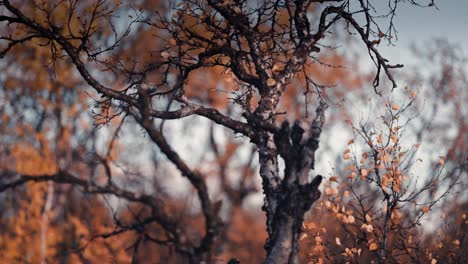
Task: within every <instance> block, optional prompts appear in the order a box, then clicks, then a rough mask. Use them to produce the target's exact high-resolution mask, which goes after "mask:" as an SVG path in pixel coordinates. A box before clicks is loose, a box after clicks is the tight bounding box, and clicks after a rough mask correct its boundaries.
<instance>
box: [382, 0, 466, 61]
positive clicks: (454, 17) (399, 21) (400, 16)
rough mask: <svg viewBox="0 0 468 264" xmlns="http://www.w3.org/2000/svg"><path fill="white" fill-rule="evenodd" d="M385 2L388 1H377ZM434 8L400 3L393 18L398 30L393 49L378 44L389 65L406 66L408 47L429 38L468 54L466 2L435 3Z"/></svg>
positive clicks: (457, 0) (408, 58)
mask: <svg viewBox="0 0 468 264" xmlns="http://www.w3.org/2000/svg"><path fill="white" fill-rule="evenodd" d="M379 1H381V3H382V4H383V3H385V2H387V1H384V0H377V1H376V2H379ZM435 5H436V6H437V8H438V9H435V8H419V7H415V6H412V5H410V4H409V3H404V4H402V5H401V6H400V7H399V9H398V11H397V16H396V17H395V25H396V29H397V30H398V41H397V42H396V43H395V46H386V45H380V47H379V49H380V50H381V51H382V53H383V54H384V56H386V57H388V58H391V62H392V63H395V64H396V63H402V64H408V63H411V62H408V60H411V52H410V51H409V47H410V45H411V44H413V43H414V44H418V46H419V47H424V43H425V42H427V41H429V40H430V39H431V38H434V37H437V38H446V39H448V40H449V41H450V42H451V43H455V44H458V45H460V46H461V47H462V49H463V51H464V54H465V55H466V54H467V52H468V13H467V12H468V1H467V0H436V1H435Z"/></svg>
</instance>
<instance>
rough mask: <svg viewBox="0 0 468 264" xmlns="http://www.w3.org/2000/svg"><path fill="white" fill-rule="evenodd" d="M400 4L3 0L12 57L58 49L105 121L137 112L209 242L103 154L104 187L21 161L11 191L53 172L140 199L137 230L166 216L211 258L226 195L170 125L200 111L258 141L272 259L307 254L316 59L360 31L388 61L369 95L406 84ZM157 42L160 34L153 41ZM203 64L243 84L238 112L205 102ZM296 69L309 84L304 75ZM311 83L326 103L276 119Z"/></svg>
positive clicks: (198, 253) (172, 228) (53, 56)
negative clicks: (120, 179)
mask: <svg viewBox="0 0 468 264" xmlns="http://www.w3.org/2000/svg"><path fill="white" fill-rule="evenodd" d="M400 2H403V1H388V3H387V4H388V6H389V10H388V13H385V14H379V13H377V12H376V10H375V9H374V7H373V6H372V2H371V1H367V0H359V1H341V0H320V1H313V0H296V1H214V0H207V1H202V0H193V1H181V2H179V3H178V4H177V6H176V7H174V8H172V9H171V13H168V12H166V11H165V10H166V9H165V8H164V7H162V6H160V5H159V6H158V5H153V4H149V2H148V3H146V2H142V3H132V2H131V1H129V3H128V4H126V3H121V1H105V0H97V1H91V2H89V1H86V2H85V1H73V0H67V1H59V2H56V1H27V2H22V1H8V0H4V1H0V12H1V15H0V22H1V23H2V26H1V31H2V38H1V40H2V50H1V53H0V54H1V56H2V57H6V58H8V56H10V55H11V54H15V52H18V48H20V47H24V46H27V45H33V46H36V47H40V49H41V50H47V51H49V52H50V54H49V56H50V62H49V63H50V64H49V65H50V67H48V69H49V70H51V71H53V72H54V73H55V74H56V75H58V76H60V74H61V72H60V69H58V68H57V63H59V62H67V63H68V65H73V66H74V69H76V71H75V72H74V74H73V76H74V77H76V76H79V79H80V80H82V81H84V82H86V83H87V85H88V86H90V87H91V88H93V89H94V92H95V93H96V94H95V98H98V99H96V103H97V105H98V106H99V107H100V112H99V113H96V116H97V117H100V118H101V119H100V120H101V121H102V122H104V123H107V122H110V121H111V120H112V119H114V118H116V119H117V118H119V117H120V118H122V119H125V118H124V117H127V116H128V117H132V118H133V120H135V121H136V122H137V123H138V124H139V125H140V126H141V127H142V128H143V129H144V131H145V132H146V134H147V135H148V137H149V139H150V140H151V141H152V142H153V143H154V144H155V145H157V146H158V147H159V150H160V151H161V152H162V153H163V154H164V155H165V156H166V157H167V159H168V160H169V161H170V162H172V163H173V164H174V165H175V167H176V168H177V169H178V170H179V171H180V173H181V174H182V175H183V176H184V177H185V178H186V179H187V180H188V181H189V182H190V184H191V185H192V187H193V188H194V190H195V193H196V195H197V197H198V200H199V204H200V212H201V213H202V215H203V232H202V233H203V235H202V236H201V238H200V239H192V238H191V237H190V236H188V235H187V232H185V231H186V230H185V229H183V228H181V226H180V225H177V223H176V222H177V218H175V217H172V216H171V214H170V211H168V209H167V208H166V207H165V203H164V199H163V198H164V197H163V196H158V195H151V194H142V193H140V192H136V191H134V190H131V189H126V188H124V187H122V186H121V185H119V184H117V182H116V181H115V180H114V179H113V177H112V171H111V170H110V169H109V166H106V165H105V164H106V163H105V162H104V168H105V172H106V173H105V174H106V176H107V178H106V180H105V181H104V183H102V184H95V183H93V182H91V181H89V180H88V179H87V178H86V177H83V176H82V175H77V174H76V173H75V172H72V171H70V170H68V167H67V166H60V167H58V168H55V169H53V170H52V171H47V172H44V173H41V174H40V175H34V176H32V175H28V173H24V172H21V171H17V172H16V174H15V177H13V178H14V179H13V180H12V181H10V182H8V183H6V184H3V185H2V186H1V188H0V189H1V190H5V189H8V188H12V187H15V186H18V185H21V184H23V183H25V182H28V181H54V182H56V183H66V184H72V185H75V186H77V187H81V188H82V189H83V190H84V191H85V192H88V193H96V194H112V195H114V196H117V197H119V198H122V199H125V200H127V201H129V202H133V203H139V204H142V205H144V206H146V207H147V208H149V211H150V212H149V215H148V216H146V217H145V218H144V219H141V220H140V221H138V223H136V224H134V225H129V226H126V228H127V229H134V230H137V231H138V232H140V233H142V234H145V232H144V227H145V226H146V225H148V224H150V223H157V224H158V225H159V226H160V227H162V229H163V230H165V236H166V238H167V240H166V241H159V240H154V242H155V243H160V244H171V245H173V246H174V248H175V250H176V251H177V253H179V254H181V255H183V256H185V257H186V258H187V260H188V261H190V262H191V263H198V262H200V261H202V260H204V261H208V262H212V261H213V258H212V257H213V254H214V252H213V248H214V245H215V244H216V243H215V242H216V240H217V239H218V237H219V235H220V234H221V233H222V232H221V229H222V221H221V219H220V217H219V207H220V203H219V202H218V201H214V200H213V199H212V198H211V197H210V194H209V192H208V184H207V181H206V177H205V175H204V174H203V173H202V172H200V171H199V170H195V169H193V168H191V167H190V166H189V163H188V162H186V161H185V160H183V159H182V158H181V153H178V152H177V151H176V150H175V148H174V147H172V146H171V145H170V144H169V143H168V140H167V139H166V136H165V135H164V134H163V126H164V124H165V123H164V121H165V120H173V119H182V118H184V117H188V116H202V117H205V118H207V119H209V120H210V121H211V122H213V123H216V124H218V125H220V126H223V127H225V128H227V129H230V130H231V131H232V132H233V133H235V134H238V135H241V136H243V137H245V138H246V139H248V140H249V141H251V143H252V144H254V145H255V147H256V150H257V152H258V157H259V174H260V176H261V178H262V189H263V193H264V205H263V210H264V211H265V214H266V230H267V234H268V238H267V241H266V244H265V249H266V263H297V262H298V257H297V252H298V239H299V236H300V234H301V225H302V222H303V218H304V214H305V213H306V212H307V211H308V210H309V208H310V207H311V205H312V204H313V203H314V202H315V201H316V200H317V199H318V198H319V197H320V194H321V193H320V191H319V185H320V183H321V181H322V177H321V176H320V175H318V174H317V173H315V172H312V171H313V170H314V169H315V166H314V165H315V159H316V157H315V153H316V151H317V149H318V147H319V142H320V140H319V139H320V135H321V133H322V128H323V125H324V123H325V111H326V109H327V102H326V100H327V98H328V94H327V91H326V89H324V86H323V85H321V84H320V83H318V82H317V81H316V80H314V79H313V78H312V77H311V75H309V72H308V71H307V69H309V68H308V67H309V66H310V65H314V64H316V65H323V66H326V63H324V62H323V61H322V60H321V56H320V55H321V54H322V53H325V51H326V50H328V49H332V48H334V47H333V46H330V43H335V42H337V41H340V37H339V35H340V34H341V33H345V34H349V35H351V36H353V35H355V36H356V37H357V39H358V40H359V42H360V43H362V45H363V46H364V47H365V48H366V50H367V51H368V54H369V56H370V58H371V59H372V60H373V62H374V63H375V66H376V68H377V72H376V76H375V78H374V81H373V87H374V89H373V90H369V93H376V94H380V90H379V89H380V88H378V85H379V83H380V78H381V77H382V76H381V75H384V76H386V78H388V79H389V80H390V82H391V85H392V89H393V88H396V82H395V81H394V79H393V77H392V74H391V70H392V69H393V68H400V67H402V65H399V64H397V65H392V64H390V63H389V61H388V60H387V59H385V58H384V57H382V55H381V54H380V53H379V51H378V48H377V45H378V44H379V43H380V42H381V41H391V39H392V38H394V37H395V30H394V28H393V17H394V15H395V12H396V10H397V7H398V6H399V4H400ZM408 2H409V3H411V4H414V5H421V4H419V3H418V2H417V1H413V0H411V1H408ZM433 5H434V3H432V2H431V3H429V4H428V6H433ZM380 15H383V16H384V17H387V18H388V20H387V24H386V25H384V26H383V27H384V28H381V25H379V24H378V23H377V20H376V19H377V17H379V16H380ZM143 33H147V34H143ZM150 36H151V37H150ZM147 42H148V43H151V44H150V45H147V46H144V44H147ZM344 43H345V42H344ZM140 45H141V46H140ZM133 46H134V49H132V48H131V47H133ZM143 46H144V47H143ZM206 69H211V70H212V72H214V73H217V74H218V75H223V76H225V77H226V79H227V80H229V81H230V82H233V83H235V85H234V86H235V87H232V90H231V91H229V92H232V94H233V95H234V96H232V97H231V98H229V99H231V101H232V103H233V105H234V106H233V109H234V110H232V111H229V112H227V113H223V111H222V110H223V109H222V107H220V105H218V104H216V103H214V102H218V101H217V100H215V99H216V98H211V97H210V96H209V95H208V96H206V97H208V103H207V102H206V101H205V99H204V98H203V95H200V94H198V93H197V91H193V87H192V88H191V85H192V84H193V83H194V82H195V80H196V78H197V77H196V76H197V74H198V73H200V72H202V71H204V70H206ZM299 78H302V79H303V80H305V86H306V87H296V86H295V85H293V83H292V82H293V80H295V79H299ZM206 82H207V84H206V85H210V82H209V80H206ZM309 87H312V88H310V89H309ZM215 88H219V87H217V86H215ZM301 88H302V89H303V90H304V93H305V96H308V97H311V99H312V102H315V105H316V111H315V115H314V116H313V117H312V118H305V117H304V118H301V120H294V122H292V123H293V125H290V123H289V122H288V121H284V122H282V123H281V124H280V125H279V124H278V123H279V122H278V119H279V118H278V115H280V114H281V111H280V110H279V109H278V106H279V105H280V101H281V99H282V98H283V97H284V96H285V93H286V91H288V90H300V89H301ZM77 89H78V88H77ZM208 94H209V93H208ZM197 96H202V99H203V100H201V99H200V98H197ZM210 101H211V103H210ZM225 101H228V100H225ZM312 102H311V104H312ZM212 145H213V146H214V145H215V143H214V144H212ZM215 152H216V151H215ZM280 159H282V160H283V161H284V170H280V166H279V163H280ZM246 188H247V187H246ZM247 189H248V188H247ZM142 230H143V231H142ZM145 238H147V239H148V237H145ZM136 245H138V243H136ZM135 251H136V250H135Z"/></svg>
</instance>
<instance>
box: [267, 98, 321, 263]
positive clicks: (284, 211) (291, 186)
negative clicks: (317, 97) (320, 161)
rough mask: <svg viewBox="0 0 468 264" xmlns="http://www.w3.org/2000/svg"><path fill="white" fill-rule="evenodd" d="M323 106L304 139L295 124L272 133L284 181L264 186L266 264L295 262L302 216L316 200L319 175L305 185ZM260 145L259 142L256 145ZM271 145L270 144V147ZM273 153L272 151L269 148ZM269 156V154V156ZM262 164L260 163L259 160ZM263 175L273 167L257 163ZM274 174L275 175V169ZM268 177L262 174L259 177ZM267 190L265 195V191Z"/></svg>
mask: <svg viewBox="0 0 468 264" xmlns="http://www.w3.org/2000/svg"><path fill="white" fill-rule="evenodd" d="M325 109H326V105H325V104H324V103H321V104H320V105H319V107H318V108H317V111H316V117H315V119H314V120H313V122H312V124H311V126H310V131H309V134H308V135H306V136H304V132H305V131H304V129H303V128H302V127H300V125H299V123H298V122H296V123H295V124H294V125H293V126H292V128H291V127H290V125H289V123H288V122H287V121H286V122H284V123H283V124H282V127H281V129H280V130H279V131H278V132H277V133H275V135H274V140H273V142H274V143H273V144H274V145H275V147H276V148H275V149H274V151H276V155H275V157H274V158H275V161H277V155H280V156H281V157H282V158H283V159H284V161H285V171H284V178H283V179H282V180H281V181H280V183H279V184H278V185H277V186H275V187H276V188H275V187H273V186H264V187H268V188H269V189H266V188H265V196H266V203H265V206H264V210H265V212H266V214H267V230H268V235H269V238H268V241H267V243H266V245H265V249H266V251H267V260H266V263H297V262H298V260H297V251H298V239H299V236H300V234H301V224H302V221H303V219H304V214H305V213H306V212H307V211H308V210H309V209H310V207H311V205H312V204H313V203H314V202H315V201H316V200H317V199H319V197H320V191H319V189H318V187H319V185H320V183H321V181H322V176H320V175H317V176H315V178H314V179H313V180H312V181H311V182H309V181H308V178H309V177H308V176H309V171H310V170H311V169H313V167H314V161H315V151H316V150H317V149H318V139H319V136H320V132H321V128H322V126H323V123H324V120H325V117H324V111H325ZM260 143H263V142H260ZM273 144H272V145H273ZM270 150H271V151H272V152H273V149H270ZM270 155H271V156H273V154H270ZM261 162H262V160H261ZM261 166H262V167H264V170H261V172H262V171H265V172H267V173H271V171H272V170H273V169H275V168H274V167H271V163H266V162H265V163H261ZM274 172H276V173H278V168H277V167H276V170H274ZM268 176H270V174H267V175H263V174H262V178H264V182H265V178H266V177H268ZM266 190H268V192H267V191H266Z"/></svg>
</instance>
